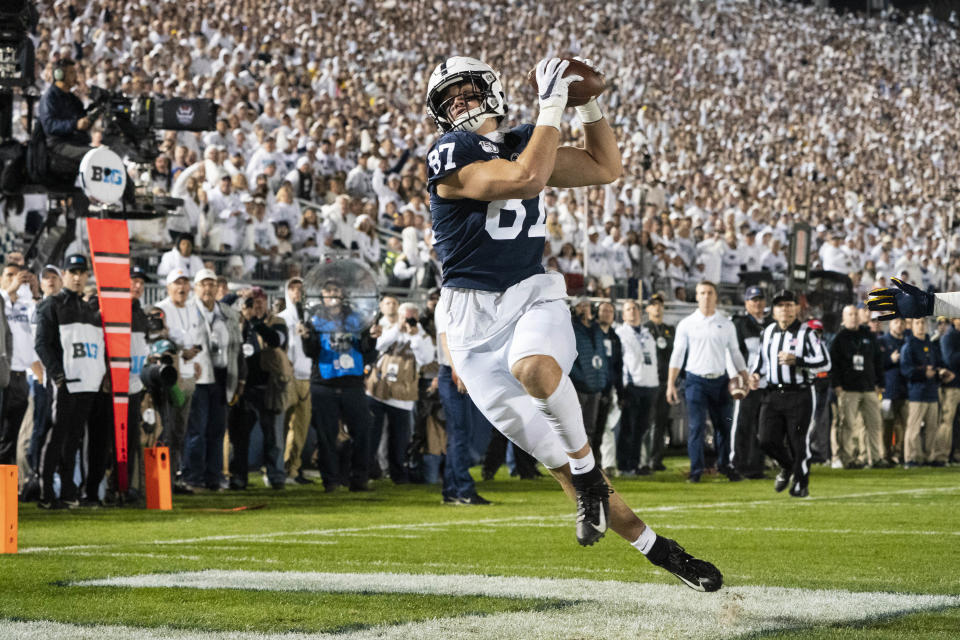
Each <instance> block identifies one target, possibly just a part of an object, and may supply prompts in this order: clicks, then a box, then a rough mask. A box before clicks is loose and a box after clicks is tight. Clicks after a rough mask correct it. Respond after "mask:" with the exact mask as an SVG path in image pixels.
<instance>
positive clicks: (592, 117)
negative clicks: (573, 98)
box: [574, 56, 603, 124]
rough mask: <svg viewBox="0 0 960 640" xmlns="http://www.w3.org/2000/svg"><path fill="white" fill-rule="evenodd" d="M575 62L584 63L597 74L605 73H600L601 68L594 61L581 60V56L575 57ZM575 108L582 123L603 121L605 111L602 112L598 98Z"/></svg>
mask: <svg viewBox="0 0 960 640" xmlns="http://www.w3.org/2000/svg"><path fill="white" fill-rule="evenodd" d="M574 60H578V61H580V62H582V63H583V64H585V65H587V66H588V67H590V68H591V69H593V70H594V71H596V72H597V73H600V74H602V73H603V72H602V71H600V68H599V67H597V65H595V64H593V61H592V60H590V59H589V58H581V57H580V56H576V57H574ZM574 108H575V109H576V110H577V115H578V116H579V117H580V122H582V123H583V124H590V123H591V122H597V121H598V120H602V119H603V111H601V110H600V105H599V104H598V103H597V99H596V98H591V99H590V101H589V102H588V103H587V104H584V105H580V106H579V107H574Z"/></svg>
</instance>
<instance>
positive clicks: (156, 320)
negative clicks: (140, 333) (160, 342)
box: [147, 314, 163, 333]
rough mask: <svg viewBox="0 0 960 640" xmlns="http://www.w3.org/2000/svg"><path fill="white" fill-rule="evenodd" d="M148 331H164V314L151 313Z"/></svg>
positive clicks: (148, 319)
mask: <svg viewBox="0 0 960 640" xmlns="http://www.w3.org/2000/svg"><path fill="white" fill-rule="evenodd" d="M147 331H148V332H150V333H160V332H161V331H163V316H160V315H156V314H150V315H148V316H147Z"/></svg>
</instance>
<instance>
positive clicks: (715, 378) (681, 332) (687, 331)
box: [667, 281, 747, 482]
mask: <svg viewBox="0 0 960 640" xmlns="http://www.w3.org/2000/svg"><path fill="white" fill-rule="evenodd" d="M696 296H697V310H696V311H694V312H693V313H692V314H690V315H689V316H687V317H686V318H684V319H683V320H681V321H680V323H679V324H678V325H677V333H676V337H675V339H674V343H673V353H672V354H671V356H670V368H669V371H668V375H667V401H669V402H670V404H677V403H678V402H679V401H680V398H679V396H678V395H677V385H676V382H677V376H678V375H679V374H680V370H681V369H685V370H686V372H687V377H686V387H685V390H684V395H685V398H686V401H687V414H688V416H689V420H690V436H689V438H688V440H687V453H688V455H689V456H690V477H689V480H690V482H700V476H701V475H702V474H703V471H704V468H705V463H704V435H705V431H706V418H707V414H708V412H709V414H710V421H711V423H712V424H713V426H714V438H715V443H716V448H717V470H718V471H720V472H721V473H724V474H726V475H727V477H728V478H729V479H730V480H731V481H736V480H740V479H741V478H740V476H739V474H738V473H737V472H736V471H735V470H733V469H732V468H731V467H729V465H728V461H729V452H730V447H729V445H730V442H729V439H730V438H729V436H730V426H731V423H732V421H733V399H732V398H731V397H730V392H729V391H728V389H727V383H728V382H729V378H728V377H727V357H728V356H729V357H730V359H731V360H732V361H733V366H734V369H735V370H736V371H737V374H738V375H739V376H740V381H741V384H742V385H743V386H746V368H747V365H746V363H745V362H744V360H743V355H742V354H741V353H740V346H739V344H738V343H737V332H736V329H735V328H734V326H733V322H731V321H730V318H728V317H727V316H725V315H723V314H722V313H719V312H718V311H717V287H716V285H714V284H713V283H712V282H706V281H705V282H701V283H700V284H698V285H697V289H696Z"/></svg>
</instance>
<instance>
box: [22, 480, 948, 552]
mask: <svg viewBox="0 0 960 640" xmlns="http://www.w3.org/2000/svg"><path fill="white" fill-rule="evenodd" d="M925 493H960V487H929V488H921V489H900V490H896V491H876V492H871V493H853V494H841V495H837V496H818V497H811V498H805V499H804V500H803V501H794V502H787V501H786V500H783V499H777V498H771V499H764V500H752V501H749V502H715V503H708V504H686V505H671V506H662V507H645V508H642V509H637V513H639V514H641V515H643V514H647V513H664V512H667V513H669V512H675V511H682V510H685V509H729V508H731V507H745V506H762V505H770V504H779V505H784V504H798V505H804V504H807V505H809V504H812V503H813V501H815V500H816V501H824V500H844V499H848V498H863V497H872V496H887V495H902V494H925ZM561 520H563V521H570V520H571V517H570V516H569V515H552V516H512V517H506V518H483V519H479V520H445V521H438V522H425V523H418V524H413V523H399V524H377V525H368V526H364V527H340V528H335V529H301V530H296V531H273V532H270V533H261V534H246V533H239V534H223V535H215V536H201V537H196V538H180V539H172V540H149V541H144V542H142V543H130V542H124V543H108V544H88V545H68V546H63V547H49V546H46V547H21V548H20V550H19V552H20V553H44V552H48V551H56V550H65V549H102V548H109V547H117V546H125V545H130V544H147V545H166V544H182V545H189V544H200V543H206V542H217V541H237V540H246V541H254V540H270V539H274V538H282V537H288V536H305V535H308V536H335V535H341V534H349V533H365V532H370V531H391V530H401V531H404V530H406V531H422V530H429V529H434V528H444V527H450V526H463V525H471V524H473V525H482V524H499V523H504V522H523V521H536V522H544V523H546V522H550V521H561ZM545 526H546V525H545Z"/></svg>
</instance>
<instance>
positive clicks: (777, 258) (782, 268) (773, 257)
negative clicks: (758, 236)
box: [760, 238, 789, 275]
mask: <svg viewBox="0 0 960 640" xmlns="http://www.w3.org/2000/svg"><path fill="white" fill-rule="evenodd" d="M788 264H789V263H788V262H787V256H786V254H784V252H783V245H781V244H780V240H779V239H778V238H771V239H770V248H769V249H768V250H767V251H766V253H764V254H763V257H762V258H761V259H760V269H762V270H765V271H769V272H770V273H773V274H774V275H783V274H785V273H786V272H787V266H788Z"/></svg>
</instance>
